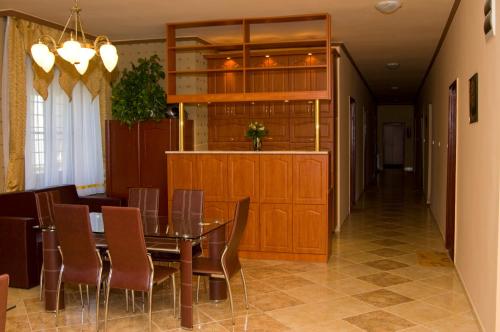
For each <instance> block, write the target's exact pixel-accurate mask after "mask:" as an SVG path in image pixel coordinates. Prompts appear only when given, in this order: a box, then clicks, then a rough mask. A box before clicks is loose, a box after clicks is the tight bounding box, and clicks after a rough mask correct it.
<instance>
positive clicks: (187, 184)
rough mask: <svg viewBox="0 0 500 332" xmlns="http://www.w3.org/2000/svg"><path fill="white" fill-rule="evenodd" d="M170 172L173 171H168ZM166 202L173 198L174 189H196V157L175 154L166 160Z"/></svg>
mask: <svg viewBox="0 0 500 332" xmlns="http://www.w3.org/2000/svg"><path fill="white" fill-rule="evenodd" d="M170 170H175V172H174V171H170ZM167 173H168V200H169V201H171V200H172V199H173V197H174V190H175V189H185V188H192V189H198V188H199V186H198V182H197V179H196V177H197V174H198V170H197V165H196V156H195V155H191V154H186V155H184V154H176V155H172V156H170V157H169V158H168V159H167Z"/></svg>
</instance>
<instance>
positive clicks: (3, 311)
mask: <svg viewBox="0 0 500 332" xmlns="http://www.w3.org/2000/svg"><path fill="white" fill-rule="evenodd" d="M8 291H9V276H8V275H7V274H2V275H0V331H2V332H3V331H5V324H6V320H7V319H6V316H7V293H8Z"/></svg>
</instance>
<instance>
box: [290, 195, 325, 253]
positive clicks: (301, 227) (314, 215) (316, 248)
mask: <svg viewBox="0 0 500 332" xmlns="http://www.w3.org/2000/svg"><path fill="white" fill-rule="evenodd" d="M327 218H328V211H327V205H302V204H298V205H294V206H293V252H294V253H314V254H322V253H324V252H325V251H326V250H327V246H328V243H327V239H328V237H327V236H325V234H327V233H328V219H327Z"/></svg>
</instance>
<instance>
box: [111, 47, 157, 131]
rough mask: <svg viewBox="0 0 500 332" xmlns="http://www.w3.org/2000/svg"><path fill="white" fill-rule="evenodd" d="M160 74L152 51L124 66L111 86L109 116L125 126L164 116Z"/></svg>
mask: <svg viewBox="0 0 500 332" xmlns="http://www.w3.org/2000/svg"><path fill="white" fill-rule="evenodd" d="M164 78H165V72H164V71H163V67H162V65H161V64H160V58H159V57H158V55H156V54H155V55H153V56H151V57H150V58H149V59H147V58H141V59H139V60H138V63H137V64H132V69H130V70H127V69H125V70H124V71H123V73H122V75H121V78H120V80H119V81H118V83H116V84H115V85H114V86H113V95H112V98H111V100H112V106H111V110H112V114H113V118H114V119H117V120H119V121H120V122H122V123H126V124H127V125H128V126H129V127H130V126H131V125H132V124H134V123H136V122H140V121H146V120H156V121H159V120H161V119H163V118H165V112H166V109H167V102H166V98H165V90H163V87H162V86H161V85H160V84H159V81H160V80H162V79H164Z"/></svg>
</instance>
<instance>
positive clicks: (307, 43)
mask: <svg viewBox="0 0 500 332" xmlns="http://www.w3.org/2000/svg"><path fill="white" fill-rule="evenodd" d="M325 45H326V39H311V40H290V41H275V42H259V43H245V46H246V47H247V48H249V49H253V50H262V49H277V48H305V47H325Z"/></svg>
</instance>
